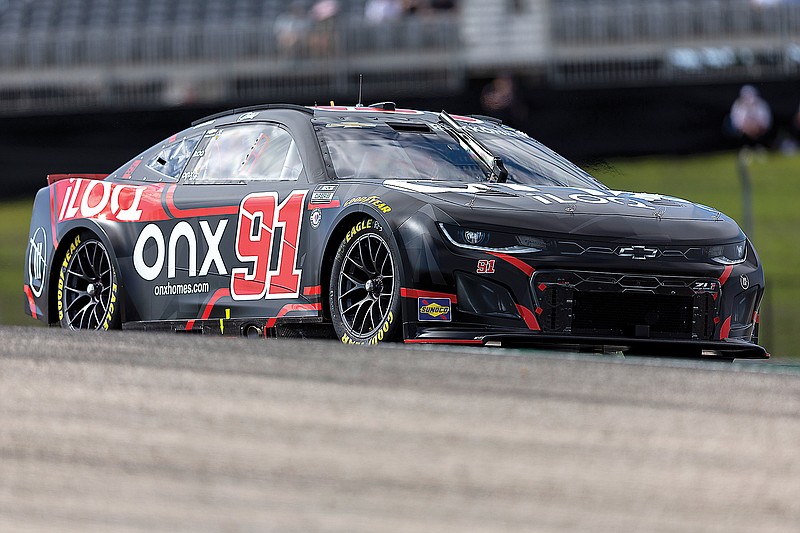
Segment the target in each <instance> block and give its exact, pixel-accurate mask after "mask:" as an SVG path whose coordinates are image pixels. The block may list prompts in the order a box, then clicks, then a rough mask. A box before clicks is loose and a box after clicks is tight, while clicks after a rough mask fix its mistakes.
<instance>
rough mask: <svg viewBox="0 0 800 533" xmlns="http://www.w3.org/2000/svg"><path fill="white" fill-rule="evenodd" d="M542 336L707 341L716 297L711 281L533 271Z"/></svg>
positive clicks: (715, 282) (716, 283)
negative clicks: (550, 333)
mask: <svg viewBox="0 0 800 533" xmlns="http://www.w3.org/2000/svg"><path fill="white" fill-rule="evenodd" d="M531 283H532V290H533V294H534V299H535V301H536V303H537V310H536V312H537V314H538V315H539V325H540V326H541V328H542V331H543V332H552V333H560V334H572V335H588V336H604V337H634V338H654V339H700V340H711V339H712V337H713V334H714V327H715V322H714V319H715V318H716V316H717V305H718V304H717V302H718V300H719V294H720V284H719V281H718V280H716V279H713V278H687V277H678V276H655V275H632V274H614V273H598V272H566V271H537V272H536V273H535V274H534V276H533V278H532V279H531Z"/></svg>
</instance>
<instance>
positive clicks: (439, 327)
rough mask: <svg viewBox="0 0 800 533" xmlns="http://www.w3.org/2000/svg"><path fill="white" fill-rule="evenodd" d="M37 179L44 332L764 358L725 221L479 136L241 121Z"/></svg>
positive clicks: (264, 115)
mask: <svg viewBox="0 0 800 533" xmlns="http://www.w3.org/2000/svg"><path fill="white" fill-rule="evenodd" d="M48 181H49V186H47V187H45V188H43V189H42V190H40V191H39V193H38V194H37V196H36V202H35V205H34V208H33V216H32V220H31V229H30V238H29V243H28V250H27V265H26V268H25V284H24V292H25V308H26V311H27V312H28V313H29V314H30V315H32V316H33V317H35V318H38V319H40V320H43V321H45V322H47V323H49V324H60V325H61V326H62V327H65V328H72V329H109V328H119V327H122V328H125V329H139V330H166V331H176V332H200V333H212V332H213V333H220V334H224V335H228V334H233V335H258V336H264V337H272V336H307V337H311V336H323V337H324V336H329V337H332V336H334V335H335V337H336V338H338V339H340V340H341V341H342V342H345V343H358V344H376V343H379V342H386V341H404V342H406V343H452V344H468V345H502V346H509V345H522V346H524V345H536V344H556V345H560V344H568V345H577V346H581V347H592V348H593V349H602V348H603V347H606V348H609V347H611V349H613V350H621V351H623V352H644V353H650V354H659V353H668V354H670V355H676V356H681V355H684V356H692V357H700V356H702V357H706V356H708V357H715V356H718V357H723V358H735V357H738V358H764V357H768V355H767V354H766V352H765V350H764V349H763V348H762V347H760V346H758V345H757V344H756V335H757V328H758V309H759V304H760V302H761V298H762V296H763V294H764V274H763V271H762V269H761V266H760V264H759V260H758V256H757V254H756V252H755V250H754V249H753V246H752V244H751V243H750V242H749V241H748V240H747V238H746V237H745V235H744V234H743V233H742V231H741V230H740V229H739V227H738V226H737V225H736V223H735V222H734V221H733V220H731V219H730V218H728V217H726V216H725V215H723V214H722V213H720V212H719V211H717V210H715V209H712V208H709V207H705V206H703V205H698V204H694V203H691V202H688V201H686V200H681V199H678V198H671V197H665V196H660V195H654V194H640V193H629V192H619V191H614V190H610V189H609V188H607V187H606V186H604V185H603V184H601V183H599V182H598V181H597V180H595V179H594V178H592V177H591V176H590V175H589V174H587V173H586V172H584V171H583V170H581V169H580V168H578V167H577V166H575V165H573V164H572V163H570V162H568V161H567V160H565V159H564V158H562V157H560V156H559V155H557V154H556V153H554V152H552V151H551V150H549V149H548V148H546V147H545V146H543V145H542V144H540V143H539V142H537V141H535V140H534V139H532V138H530V137H529V136H528V135H526V134H525V133H522V132H520V131H517V130H514V129H512V128H509V127H506V126H504V125H502V124H501V123H500V122H499V121H497V120H494V119H492V118H488V117H481V116H469V117H463V116H451V115H449V114H448V113H446V112H444V111H443V112H441V113H430V112H423V111H414V110H406V109H397V108H396V107H395V105H394V104H392V103H390V102H386V103H381V104H376V105H373V106H368V107H334V106H330V107H303V106H296V105H288V104H287V105H262V106H255V107H249V108H244V109H235V110H232V111H227V112H224V113H219V114H217V115H214V116H211V117H207V118H204V119H201V120H199V121H197V122H195V123H194V124H192V126H191V127H190V128H188V129H186V130H184V131H182V132H180V133H177V134H175V135H173V136H172V137H170V138H168V139H167V140H165V141H164V142H162V143H159V144H158V145H156V146H154V147H152V148H150V149H149V150H147V151H145V152H143V153H142V154H140V155H138V156H136V157H135V158H134V159H132V160H131V161H130V162H128V163H126V164H125V165H124V166H122V167H121V168H119V169H118V170H117V171H115V172H114V173H112V174H110V175H69V174H66V175H64V174H62V175H50V176H48Z"/></svg>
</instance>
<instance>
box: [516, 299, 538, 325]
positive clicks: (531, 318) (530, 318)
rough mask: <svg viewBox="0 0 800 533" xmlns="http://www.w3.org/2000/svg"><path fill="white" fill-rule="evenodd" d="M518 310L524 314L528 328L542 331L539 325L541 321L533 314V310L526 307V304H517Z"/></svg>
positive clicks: (523, 317)
mask: <svg viewBox="0 0 800 533" xmlns="http://www.w3.org/2000/svg"><path fill="white" fill-rule="evenodd" d="M517 311H519V314H520V315H522V319H523V320H524V321H525V325H526V326H528V329H529V330H531V331H541V330H542V329H541V328H540V327H539V321H538V320H536V315H534V314H533V311H531V310H530V309H528V308H527V307H525V306H524V305H520V304H517Z"/></svg>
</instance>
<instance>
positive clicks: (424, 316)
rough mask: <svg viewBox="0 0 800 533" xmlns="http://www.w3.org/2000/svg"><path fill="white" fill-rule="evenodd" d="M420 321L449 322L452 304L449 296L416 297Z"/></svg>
mask: <svg viewBox="0 0 800 533" xmlns="http://www.w3.org/2000/svg"><path fill="white" fill-rule="evenodd" d="M417 307H418V310H419V312H418V318H419V320H420V321H439V322H450V320H451V319H452V314H451V311H452V306H451V305H450V298H417Z"/></svg>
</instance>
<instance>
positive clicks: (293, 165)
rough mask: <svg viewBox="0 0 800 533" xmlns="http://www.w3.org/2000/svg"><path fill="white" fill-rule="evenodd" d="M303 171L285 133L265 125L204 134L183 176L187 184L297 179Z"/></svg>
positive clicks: (232, 128)
mask: <svg viewBox="0 0 800 533" xmlns="http://www.w3.org/2000/svg"><path fill="white" fill-rule="evenodd" d="M302 170H303V164H302V162H301V161H300V154H299V152H298V150H297V145H296V144H295V142H294V139H292V136H291V135H290V134H289V132H288V131H286V130H284V129H283V128H280V127H278V126H273V125H267V124H245V125H236V126H229V127H226V128H220V129H216V130H210V131H208V132H207V133H206V135H205V137H204V138H203V140H202V141H201V142H200V144H199V146H198V148H197V150H196V151H195V154H194V158H193V159H192V162H191V163H190V164H189V165H188V166H187V168H186V171H185V172H184V173H183V177H184V179H186V181H187V182H189V183H204V182H205V183H210V182H214V183H220V182H226V181H227V182H237V183H238V182H242V181H286V180H297V178H298V177H299V176H300V173H301V172H302Z"/></svg>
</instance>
